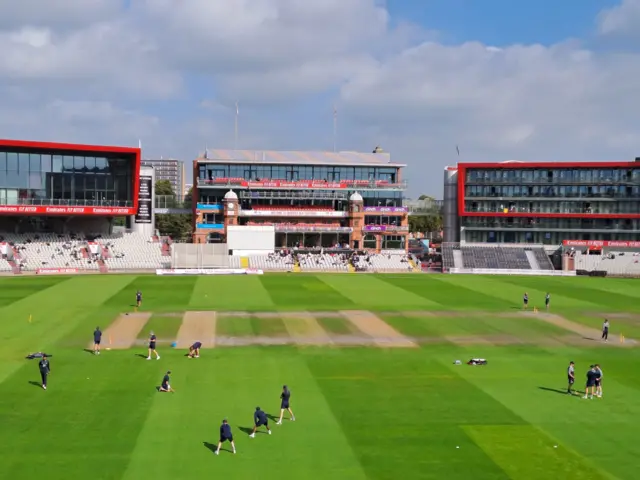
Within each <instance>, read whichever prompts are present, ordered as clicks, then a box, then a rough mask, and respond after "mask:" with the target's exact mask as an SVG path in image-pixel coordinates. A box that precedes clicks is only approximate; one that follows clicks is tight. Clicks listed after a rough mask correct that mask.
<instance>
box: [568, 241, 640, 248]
mask: <svg viewBox="0 0 640 480" xmlns="http://www.w3.org/2000/svg"><path fill="white" fill-rule="evenodd" d="M562 245H564V246H565V247H589V248H603V247H613V248H640V242H624V241H618V240H610V241H607V240H563V241H562Z"/></svg>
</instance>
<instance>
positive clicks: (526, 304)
mask: <svg viewBox="0 0 640 480" xmlns="http://www.w3.org/2000/svg"><path fill="white" fill-rule="evenodd" d="M527 308H529V294H528V293H527V292H524V295H523V296H522V309H523V310H526V309H527Z"/></svg>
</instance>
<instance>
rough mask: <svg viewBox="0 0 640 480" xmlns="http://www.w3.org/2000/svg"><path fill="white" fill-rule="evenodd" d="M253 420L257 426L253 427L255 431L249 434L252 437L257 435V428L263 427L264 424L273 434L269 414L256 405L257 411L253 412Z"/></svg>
mask: <svg viewBox="0 0 640 480" xmlns="http://www.w3.org/2000/svg"><path fill="white" fill-rule="evenodd" d="M253 421H254V423H255V426H254V427H253V432H251V435H249V436H250V437H251V438H254V437H255V436H256V430H258V427H262V426H263V425H264V426H265V427H266V428H267V432H269V435H271V429H270V428H269V419H268V418H267V414H266V413H264V412H263V411H262V410H260V407H256V411H255V412H254V414H253Z"/></svg>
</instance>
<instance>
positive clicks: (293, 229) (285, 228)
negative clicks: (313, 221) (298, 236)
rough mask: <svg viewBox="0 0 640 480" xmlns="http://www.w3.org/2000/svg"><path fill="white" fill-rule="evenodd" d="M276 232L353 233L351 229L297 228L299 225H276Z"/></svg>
mask: <svg viewBox="0 0 640 480" xmlns="http://www.w3.org/2000/svg"><path fill="white" fill-rule="evenodd" d="M275 227H276V232H283V233H286V232H331V233H351V232H353V228H351V227H331V226H327V227H321V226H297V225H278V224H276V226H275Z"/></svg>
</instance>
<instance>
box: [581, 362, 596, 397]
mask: <svg viewBox="0 0 640 480" xmlns="http://www.w3.org/2000/svg"><path fill="white" fill-rule="evenodd" d="M597 377H598V372H596V366H595V365H591V367H590V368H589V371H588V372H587V387H586V388H585V389H584V397H582V398H591V399H592V400H593V394H594V393H595V389H596V378H597ZM589 392H591V395H589Z"/></svg>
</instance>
